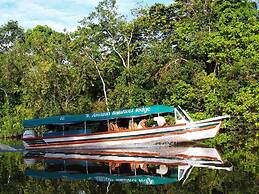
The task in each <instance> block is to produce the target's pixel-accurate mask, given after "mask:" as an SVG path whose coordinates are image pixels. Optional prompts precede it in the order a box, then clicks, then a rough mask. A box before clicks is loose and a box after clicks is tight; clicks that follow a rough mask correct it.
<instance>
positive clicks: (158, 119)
mask: <svg viewBox="0 0 259 194" xmlns="http://www.w3.org/2000/svg"><path fill="white" fill-rule="evenodd" d="M154 121H156V122H157V125H158V126H159V127H162V126H164V125H165V124H166V121H165V118H164V117H161V116H158V117H154Z"/></svg>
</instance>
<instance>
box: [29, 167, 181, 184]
mask: <svg viewBox="0 0 259 194" xmlns="http://www.w3.org/2000/svg"><path fill="white" fill-rule="evenodd" d="M25 175H26V176H30V177H34V178H37V179H61V178H65V179H68V180H93V181H97V182H121V183H140V184H144V185H161V184H168V183H173V182H177V181H178V179H177V175H175V176H173V177H160V176H151V175H137V176H125V175H115V174H105V173H94V174H83V173H78V172H66V171H56V172H48V171H43V170H26V171H25Z"/></svg>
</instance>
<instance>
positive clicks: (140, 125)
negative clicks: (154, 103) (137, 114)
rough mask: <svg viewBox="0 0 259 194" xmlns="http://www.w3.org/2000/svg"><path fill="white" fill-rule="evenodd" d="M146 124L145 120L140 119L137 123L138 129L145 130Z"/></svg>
mask: <svg viewBox="0 0 259 194" xmlns="http://www.w3.org/2000/svg"><path fill="white" fill-rule="evenodd" d="M146 122H147V119H142V120H141V121H139V123H138V129H143V128H146V127H147V126H146Z"/></svg>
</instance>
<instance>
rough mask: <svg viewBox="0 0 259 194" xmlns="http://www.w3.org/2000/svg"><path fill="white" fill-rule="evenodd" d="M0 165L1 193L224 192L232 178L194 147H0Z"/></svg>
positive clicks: (224, 164)
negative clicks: (43, 148) (32, 148)
mask: <svg viewBox="0 0 259 194" xmlns="http://www.w3.org/2000/svg"><path fill="white" fill-rule="evenodd" d="M0 160H1V162H0V173H1V178H0V191H1V193H15V192H18V193H107V192H108V193H123V192H124V193H165V192H167V193H172V192H178V193H228V192H227V191H228V187H227V186H226V184H227V185H228V184H229V182H231V178H233V176H237V172H236V170H235V169H234V170H233V166H232V164H231V163H230V162H228V161H224V160H223V159H222V157H221V156H220V154H219V152H218V151H217V149H215V148H209V147H204V146H199V145H179V146H170V147H169V146H155V147H145V148H129V149H125V148H121V149H120V148H116V149H105V150H104V149H102V150H100V149H99V150H98V149H91V150H89V149H86V148H80V149H56V150H55V149H52V150H33V151H28V150H24V149H23V147H22V146H21V145H19V144H18V145H12V146H8V145H5V144H0ZM239 173H240V172H238V175H239V177H240V179H242V175H243V177H244V178H246V177H247V175H246V174H245V176H244V174H242V173H241V174H239ZM236 178H237V177H235V179H236ZM224 180H228V182H224ZM246 181H247V180H246ZM229 189H230V190H234V191H235V189H234V188H232V187H229Z"/></svg>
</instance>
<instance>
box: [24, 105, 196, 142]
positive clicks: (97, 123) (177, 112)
mask: <svg viewBox="0 0 259 194" xmlns="http://www.w3.org/2000/svg"><path fill="white" fill-rule="evenodd" d="M191 121H192V120H191V118H190V117H189V116H188V114H187V113H186V112H185V111H183V110H182V109H181V108H180V107H177V108H174V107H171V106H165V105H155V106H146V107H140V108H132V109H124V110H116V111H111V112H101V113H93V114H81V115H62V116H51V117H46V118H40V119H32V120H25V121H24V122H23V126H24V127H25V128H37V127H41V126H45V128H44V132H43V134H42V136H43V137H51V136H69V135H81V134H90V133H102V132H121V131H130V130H139V129H150V128H156V127H158V128H159V127H163V126H169V125H172V124H173V123H174V124H184V123H187V122H191ZM30 136H31V137H34V136H35V134H34V132H33V131H31V130H28V131H26V132H25V133H24V137H25V138H26V137H30Z"/></svg>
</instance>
